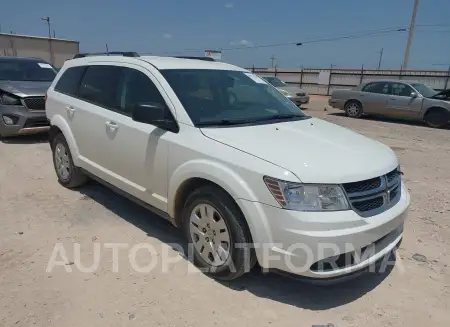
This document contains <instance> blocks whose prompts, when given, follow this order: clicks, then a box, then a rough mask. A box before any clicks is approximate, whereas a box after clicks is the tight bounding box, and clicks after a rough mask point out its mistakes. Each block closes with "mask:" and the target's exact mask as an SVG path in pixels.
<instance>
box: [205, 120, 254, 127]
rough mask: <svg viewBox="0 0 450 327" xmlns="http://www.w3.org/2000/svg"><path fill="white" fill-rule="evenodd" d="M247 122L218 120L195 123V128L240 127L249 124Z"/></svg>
mask: <svg viewBox="0 0 450 327" xmlns="http://www.w3.org/2000/svg"><path fill="white" fill-rule="evenodd" d="M250 122H251V121H249V120H229V119H220V120H206V121H201V122H198V123H196V125H197V126H202V127H205V126H232V125H240V124H247V123H250Z"/></svg>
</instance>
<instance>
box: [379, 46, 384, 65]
mask: <svg viewBox="0 0 450 327" xmlns="http://www.w3.org/2000/svg"><path fill="white" fill-rule="evenodd" d="M383 51H384V48H381V51H380V60H379V61H378V70H380V68H381V60H383Z"/></svg>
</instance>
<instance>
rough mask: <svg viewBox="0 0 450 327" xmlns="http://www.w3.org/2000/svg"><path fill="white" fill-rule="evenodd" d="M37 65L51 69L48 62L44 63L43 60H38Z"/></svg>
mask: <svg viewBox="0 0 450 327" xmlns="http://www.w3.org/2000/svg"><path fill="white" fill-rule="evenodd" d="M38 65H39V67H41V68H49V69H53V67H52V66H50V65H49V64H45V63H43V62H38Z"/></svg>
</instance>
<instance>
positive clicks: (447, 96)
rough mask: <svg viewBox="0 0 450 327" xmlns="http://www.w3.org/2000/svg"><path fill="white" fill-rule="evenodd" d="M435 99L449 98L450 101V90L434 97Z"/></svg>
mask: <svg viewBox="0 0 450 327" xmlns="http://www.w3.org/2000/svg"><path fill="white" fill-rule="evenodd" d="M432 98H433V99H442V98H448V99H450V89H446V90H444V91H440V92H438V93H436V94H435V95H433V96H432Z"/></svg>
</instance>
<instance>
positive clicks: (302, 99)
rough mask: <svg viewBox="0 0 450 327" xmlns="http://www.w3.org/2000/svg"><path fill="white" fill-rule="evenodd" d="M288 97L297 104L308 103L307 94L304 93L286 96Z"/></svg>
mask: <svg viewBox="0 0 450 327" xmlns="http://www.w3.org/2000/svg"><path fill="white" fill-rule="evenodd" d="M288 99H290V100H291V101H292V102H294V103H295V104H296V105H297V106H300V105H302V104H307V103H309V95H305V96H288Z"/></svg>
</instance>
